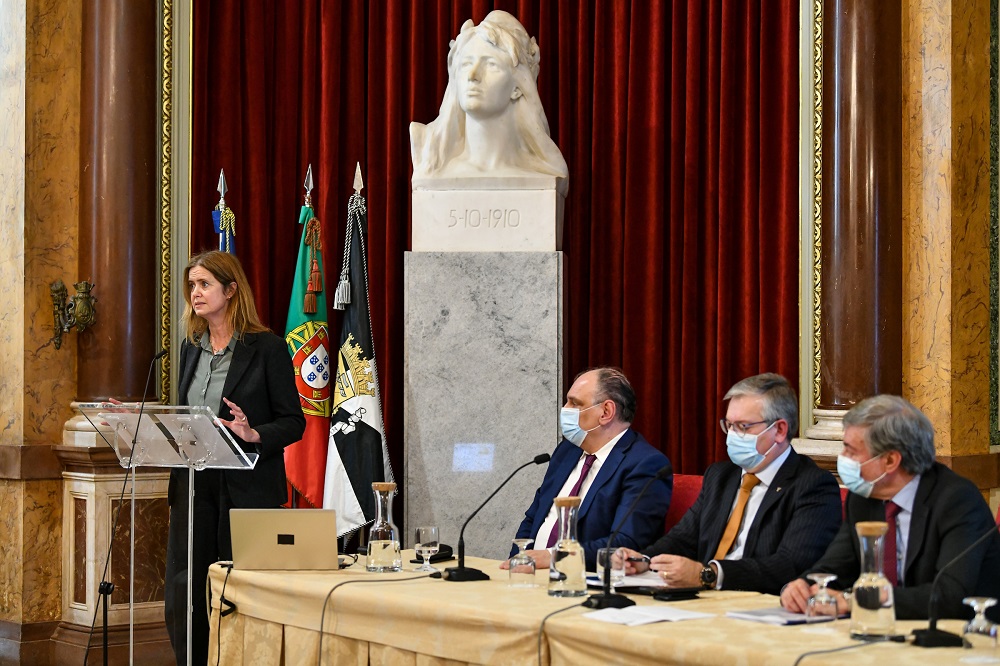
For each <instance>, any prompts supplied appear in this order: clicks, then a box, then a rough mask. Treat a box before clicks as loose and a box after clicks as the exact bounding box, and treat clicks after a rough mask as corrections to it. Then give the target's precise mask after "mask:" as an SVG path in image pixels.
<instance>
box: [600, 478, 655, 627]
mask: <svg viewBox="0 0 1000 666" xmlns="http://www.w3.org/2000/svg"><path fill="white" fill-rule="evenodd" d="M673 472H674V470H673V467H671V466H670V464H669V463H668V464H667V465H666V466H664V467H662V468H661V469H660V470H659V471H658V472H657V473H656V474H655V475H654V476H653V478H651V479H650V480H649V481H647V482H646V485H644V486H643V487H642V490H640V491H639V494H638V495H636V497H635V499H634V500H632V506H630V507H629V508H628V511H627V512H626V513H625V515H624V516H622V519H621V520H619V521H618V526H617V527H616V528H615V529H614V531H613V532H612V533H611V536H610V537H608V545H607V548H608V550H609V559H608V560H607V561H605V563H604V576H603V581H602V582H603V584H604V589H603V590H602V591H601V593H600V594H592V595H590V596H589V597H587V600H586V601H584V602H583V605H584V606H586V607H587V608H628V607H629V606H635V602H634V601H632V600H631V599H629V598H628V597H626V596H625V595H624V594H618V593H616V592H612V591H611V561H610V555H611V553H610V550H611V547H612V543H613V542H614V540H615V538H617V537H618V532H620V531H621V528H622V525H624V524H625V521H626V520H627V519H628V517H629V516H631V515H632V512H633V511H635V508H636V507H637V506H639V500H640V499H642V496H643V495H645V494H646V491H647V490H649V486H651V485H652V484H653V481H660V480H663V479H665V478H667V477H668V476H670V475H671V474H673ZM598 555H600V553H598Z"/></svg>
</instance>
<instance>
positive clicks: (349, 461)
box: [323, 166, 392, 536]
mask: <svg viewBox="0 0 1000 666" xmlns="http://www.w3.org/2000/svg"><path fill="white" fill-rule="evenodd" d="M361 187H362V183H361V168H360V166H359V167H358V169H357V172H356V174H355V181H354V190H355V192H354V194H353V195H352V196H351V198H350V201H349V202H348V206H347V234H346V236H345V239H344V265H343V267H342V269H341V274H340V282H339V284H338V286H337V291H336V294H335V297H334V305H333V306H334V307H335V308H337V309H343V310H344V317H343V321H342V325H341V329H340V347H339V349H338V350H337V355H336V356H337V374H336V377H335V378H334V383H333V385H332V387H331V396H330V397H331V402H332V410H333V414H332V417H331V423H330V441H329V446H328V448H327V458H326V479H325V481H324V484H323V508H325V509H336V511H337V532H338V536H343V535H345V534H350V533H351V532H353V531H355V530H356V529H358V528H359V527H361V526H362V525H365V524H367V523H369V522H371V521H372V520H374V519H375V511H376V508H375V499H374V496H373V495H372V483H373V482H376V481H391V480H392V468H391V467H390V465H389V452H388V448H387V447H386V443H385V435H384V432H385V429H384V426H383V424H382V404H381V401H380V399H379V390H378V371H377V369H376V368H377V364H376V362H375V346H374V344H373V343H372V328H371V315H370V313H369V311H368V267H367V265H366V260H365V224H366V222H367V219H366V218H367V215H366V210H365V200H364V198H363V197H362V196H361Z"/></svg>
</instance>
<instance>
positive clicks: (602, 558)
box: [597, 548, 625, 588]
mask: <svg viewBox="0 0 1000 666" xmlns="http://www.w3.org/2000/svg"><path fill="white" fill-rule="evenodd" d="M616 553H618V549H617V548H599V549H598V550H597V579H598V580H599V581H601V585H604V567H606V566H610V567H611V587H613V588H614V587H618V586H619V585H622V584H623V583H624V582H625V559H624V558H623V557H618V558H615V554H616Z"/></svg>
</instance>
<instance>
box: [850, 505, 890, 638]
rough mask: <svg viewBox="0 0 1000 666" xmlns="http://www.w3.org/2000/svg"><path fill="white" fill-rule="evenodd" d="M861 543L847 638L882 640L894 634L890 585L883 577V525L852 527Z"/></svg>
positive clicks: (875, 522) (865, 524)
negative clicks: (849, 635) (858, 572)
mask: <svg viewBox="0 0 1000 666" xmlns="http://www.w3.org/2000/svg"><path fill="white" fill-rule="evenodd" d="M855 529H856V530H857V531H858V540H859V541H860V542H861V575H860V576H859V577H858V580H857V581H856V582H855V583H854V590H853V592H852V594H851V638H858V639H862V640H863V639H875V638H886V637H888V636H891V635H893V634H894V633H895V631H896V611H895V606H894V604H893V597H892V583H890V582H889V579H888V578H886V577H885V574H884V573H883V572H882V567H883V565H884V563H885V556H884V553H885V551H884V548H885V533H886V531H887V530H888V524H886V523H885V522H878V521H873V522H861V523H858V524H857V525H855Z"/></svg>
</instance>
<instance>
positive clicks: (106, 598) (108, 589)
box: [83, 349, 167, 666]
mask: <svg viewBox="0 0 1000 666" xmlns="http://www.w3.org/2000/svg"><path fill="white" fill-rule="evenodd" d="M166 355H167V350H166V349H162V350H160V351H159V352H157V354H156V356H154V357H153V360H151V361H150V362H149V372H148V373H146V385H145V386H144V387H143V389H142V402H141V403H140V404H139V418H138V420H137V421H136V424H135V434H134V435H133V436H132V450H131V451H130V452H129V455H128V468H127V469H126V470H125V481H124V482H123V483H122V491H121V494H120V495H119V496H118V510H117V511H115V520H114V523H113V524H112V526H111V537H110V538H109V539H108V552H107V554H106V555H105V557H104V573H103V574H102V575H101V583H100V585H98V586H97V595H98V599H97V606H95V607H94V617H93V619H92V620H91V622H90V633H89V634H88V635H87V648H86V650H85V651H84V653H83V663H84V666H86V664H87V660H88V659H89V657H90V639H91V638H92V637H93V635H94V622H96V620H97V609H98V608H99V607H101V606H102V605H103V613H102V615H101V617H102V618H104V619H103V622H104V626H103V627H101V637H102V641H103V647H104V655H103V656H104V659H103V664H104V666H108V606H109V605H110V604H111V595H112V593H113V592H114V591H115V584H114V583H112V582H111V581H109V580H106V579H107V577H108V564H109V563H110V562H111V547H112V546H113V545H114V541H115V533H116V532H117V531H118V516H119V515H121V511H122V504H123V502H122V500H123V499H124V498H125V486H126V485H127V484H128V478H129V475H130V474H131V476H132V502H131V508H132V528H131V529H130V530H129V532H130V537H131V541H132V543H131V546H130V561H129V586H130V587H129V618H128V621H129V662H130V663H131V662H132V646H133V644H134V638H133V636H132V604H133V594H134V587H132V586H134V582H135V581H134V580H133V579H134V577H135V573H134V571H133V569H134V567H135V561H134V560H135V468H133V467H132V457H133V456H134V455H135V445H136V441H137V440H138V439H139V426H140V425H142V412H143V410H144V409H145V408H146V394H147V393H149V380H150V379H152V377H153V365H154V364H155V363H156V362H157V361H158V360H160V359H161V358H163V357H164V356H166ZM91 425H93V424H91ZM94 430H96V431H97V434H99V435H100V436H101V439H103V440H104V441H105V443H107V445H108V446H109V447H111V448H112V449H114V447H113V446H111V442H109V441H108V440H107V438H106V437H105V436H104V433H102V432H101V431H100V429H99V428H97V426H94Z"/></svg>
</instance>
